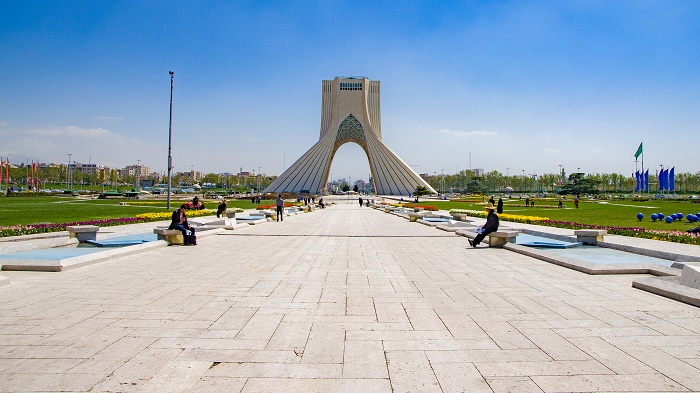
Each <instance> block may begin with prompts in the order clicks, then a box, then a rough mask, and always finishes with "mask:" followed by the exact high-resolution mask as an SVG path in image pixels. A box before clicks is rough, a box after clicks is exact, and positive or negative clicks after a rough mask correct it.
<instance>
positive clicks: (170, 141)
mask: <svg viewBox="0 0 700 393" xmlns="http://www.w3.org/2000/svg"><path fill="white" fill-rule="evenodd" d="M168 72H169V73H170V122H169V124H168V203H167V209H168V210H170V183H171V181H172V178H173V174H172V170H173V156H172V151H173V149H172V146H173V79H174V74H175V73H174V72H172V71H168Z"/></svg>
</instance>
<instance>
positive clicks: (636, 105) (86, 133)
mask: <svg viewBox="0 0 700 393" xmlns="http://www.w3.org/2000/svg"><path fill="white" fill-rule="evenodd" d="M3 6H4V7H3V9H4V12H3V14H2V15H0V22H1V23H0V32H1V33H2V34H1V35H0V36H1V37H2V39H0V49H1V50H0V60H2V62H3V68H2V70H0V91H2V92H3V94H0V140H2V144H1V145H0V156H2V157H7V156H11V155H13V154H24V155H28V156H31V157H36V158H39V159H42V160H45V161H47V162H56V163H60V162H67V156H66V155H67V154H68V153H71V154H72V155H73V158H72V160H73V161H77V162H88V161H89V160H91V161H93V162H95V161H96V160H99V162H100V163H101V164H102V165H106V166H111V167H120V166H124V165H130V164H132V163H136V161H137V160H140V161H141V162H142V163H143V165H146V166H149V167H151V168H153V170H154V171H158V172H162V171H165V169H166V163H167V132H168V103H169V101H168V99H169V88H170V83H169V82H170V81H169V79H170V78H169V75H168V71H171V70H172V71H174V72H175V74H174V78H175V82H174V83H175V84H174V96H173V159H174V167H175V168H174V171H187V170H189V169H190V168H191V166H194V168H195V169H196V170H199V171H202V172H205V173H208V172H215V173H217V172H226V171H228V172H231V171H236V170H238V168H240V167H241V166H242V167H244V168H245V169H246V170H255V171H256V173H257V172H258V171H260V172H262V173H265V174H267V175H279V174H281V173H282V172H283V170H284V169H285V168H286V167H288V166H289V165H291V163H293V162H294V160H296V159H297V158H298V157H300V156H301V155H302V154H303V153H304V152H305V151H306V149H307V148H308V146H310V145H312V144H313V143H314V142H315V141H316V140H317V139H318V132H319V128H320V123H321V100H320V97H319V96H318V89H319V87H320V85H321V81H322V80H324V79H332V78H334V77H335V76H351V75H354V76H360V75H362V76H367V77H368V78H370V79H372V80H381V81H382V87H383V89H382V102H381V105H382V128H383V130H384V140H385V142H386V143H387V145H389V146H391V147H392V150H394V151H395V152H396V153H397V154H398V155H399V156H400V157H402V158H403V159H404V160H405V162H406V163H407V164H409V165H410V166H411V167H412V168H413V169H414V170H415V171H416V172H418V173H427V174H431V175H432V174H441V173H442V172H443V168H444V173H446V174H447V173H454V172H456V171H459V170H463V169H468V168H484V169H485V170H486V171H487V172H488V171H491V170H497V171H499V172H501V173H503V174H505V173H506V172H507V171H510V174H511V175H512V174H514V173H520V172H521V171H522V170H525V173H526V174H530V173H538V174H542V173H557V172H558V170H559V165H563V166H564V168H565V169H566V171H567V173H571V172H573V171H574V169H575V168H581V171H582V172H586V173H613V172H615V173H623V174H625V175H628V174H631V173H632V172H634V170H635V162H634V153H635V151H636V149H637V146H638V145H639V143H640V142H644V153H645V167H646V168H649V169H650V170H651V171H655V170H657V169H658V168H659V164H663V165H664V166H666V167H670V166H675V167H676V170H677V171H678V172H697V171H698V170H700V167H699V166H698V165H697V164H696V162H695V160H694V159H693V154H692V150H693V147H694V143H693V142H695V140H696V137H695V135H697V133H698V127H699V124H700V121H699V120H700V114H698V113H697V112H698V111H697V109H696V108H697V107H698V106H700V97H699V96H698V94H697V91H698V88H699V87H700V75H698V73H697V72H696V71H695V68H696V64H697V63H698V60H699V59H700V47H698V45H697V44H696V41H697V40H696V37H697V36H698V35H699V34H698V33H700V22H698V21H699V20H700V18H698V16H700V4H698V3H696V2H690V1H679V2H674V3H673V4H672V5H671V6H670V5H669V4H668V3H662V2H641V1H640V2H635V1H632V2H624V3H613V2H538V3H535V4H524V3H521V2H509V1H506V2H500V3H488V2H486V3H476V2H474V3H463V2H450V1H448V2H444V3H440V4H436V3H434V2H412V3H408V4H406V3H402V2H390V1H387V2H367V3H364V2H360V3H357V2H354V3H348V2H330V3H328V2H311V3H309V2H303V3H301V2H274V1H273V2H266V3H244V4H228V3H202V4H199V6H191V5H190V4H189V3H186V2H174V3H173V2H167V3H166V2H159V1H156V2H152V3H148V4H141V3H130V2H124V3H94V2H77V3H70V4H66V3H47V4H42V5H41V6H39V5H37V4H33V3H24V2H19V3H17V2H4V4H3ZM290 80H293V82H292V83H289V81H290ZM271 110H272V111H273V112H274V113H273V112H271ZM98 157H99V158H98ZM259 168H260V169H259ZM507 168H509V169H507ZM330 171H331V173H332V174H333V177H334V178H340V177H345V178H354V179H358V178H363V179H367V177H368V175H369V165H368V163H367V159H366V157H365V156H364V152H363V151H362V149H361V148H360V147H359V146H355V145H352V144H347V145H344V146H342V147H341V148H340V149H339V150H338V154H337V156H336V158H335V159H334V162H333V167H332V168H331V170H330Z"/></svg>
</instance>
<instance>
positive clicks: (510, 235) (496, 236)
mask: <svg viewBox="0 0 700 393" xmlns="http://www.w3.org/2000/svg"><path fill="white" fill-rule="evenodd" d="M518 233H519V232H518V231H496V232H491V233H489V234H488V235H487V236H488V237H489V247H497V248H502V247H503V246H504V245H505V244H506V243H515V238H516V237H517V236H518Z"/></svg>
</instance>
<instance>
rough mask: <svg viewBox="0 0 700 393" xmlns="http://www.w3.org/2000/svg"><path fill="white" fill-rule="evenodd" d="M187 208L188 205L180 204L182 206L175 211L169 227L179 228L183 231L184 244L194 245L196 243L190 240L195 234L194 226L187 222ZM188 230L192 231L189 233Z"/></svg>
mask: <svg viewBox="0 0 700 393" xmlns="http://www.w3.org/2000/svg"><path fill="white" fill-rule="evenodd" d="M186 208H187V206H186V205H180V208H179V209H177V210H175V211H174V212H173V217H172V222H171V223H170V226H169V227H168V229H177V230H178V231H180V232H182V238H183V240H184V245H186V246H194V245H195V244H194V243H193V242H191V241H190V235H194V228H193V227H192V226H190V224H189V223H188V222H187V214H185V209H186ZM188 231H189V232H190V233H189V234H188V233H187V232H188Z"/></svg>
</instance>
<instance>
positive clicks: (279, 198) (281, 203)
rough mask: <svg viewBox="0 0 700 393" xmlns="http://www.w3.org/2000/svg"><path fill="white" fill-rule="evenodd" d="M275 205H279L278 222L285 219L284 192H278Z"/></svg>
mask: <svg viewBox="0 0 700 393" xmlns="http://www.w3.org/2000/svg"><path fill="white" fill-rule="evenodd" d="M275 206H276V207H277V222H280V221H284V199H282V194H277V199H275Z"/></svg>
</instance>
